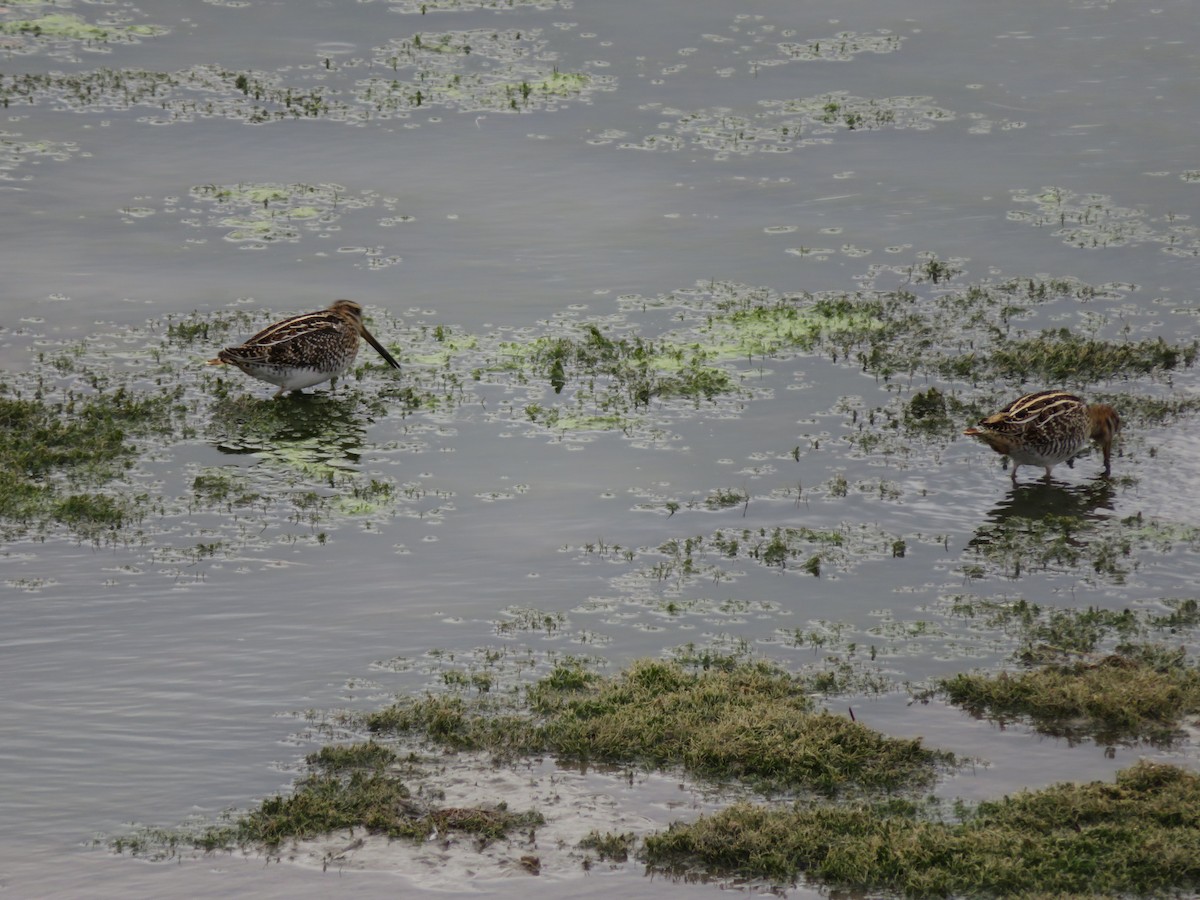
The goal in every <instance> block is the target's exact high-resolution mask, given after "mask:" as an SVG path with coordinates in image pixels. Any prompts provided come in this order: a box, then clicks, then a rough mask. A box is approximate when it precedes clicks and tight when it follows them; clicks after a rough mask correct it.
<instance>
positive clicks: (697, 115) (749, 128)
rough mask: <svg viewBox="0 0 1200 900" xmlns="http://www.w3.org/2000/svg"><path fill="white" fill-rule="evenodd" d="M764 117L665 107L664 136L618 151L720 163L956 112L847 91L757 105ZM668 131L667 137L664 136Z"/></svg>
mask: <svg viewBox="0 0 1200 900" xmlns="http://www.w3.org/2000/svg"><path fill="white" fill-rule="evenodd" d="M758 105H759V107H760V110H761V111H760V112H757V113H755V114H753V115H738V114H735V113H734V112H733V111H731V110H728V109H703V110H696V111H694V112H685V111H682V110H676V109H671V108H666V107H664V108H662V109H661V114H662V115H663V116H664V117H667V118H668V121H666V122H664V123H662V127H661V128H660V131H659V132H657V133H655V134H653V135H649V136H647V137H646V138H645V139H643V141H642V142H641V143H632V142H625V143H621V144H620V145H619V146H620V147H622V148H626V149H635V150H682V149H684V148H685V147H687V146H692V145H694V146H698V147H702V148H704V149H705V150H711V151H712V152H713V153H714V154H716V157H717V158H718V159H721V158H725V157H727V156H729V155H732V154H738V155H745V154H750V153H787V152H790V151H791V150H793V149H795V148H797V147H805V146H813V145H816V144H828V143H830V142H831V141H832V137H831V136H832V135H835V134H838V133H841V132H846V131H872V130H879V129H917V130H925V129H929V128H932V127H934V125H936V124H937V123H940V122H948V121H952V120H953V119H954V118H955V116H954V114H953V113H952V112H950V111H949V110H947V109H942V108H941V107H938V106H934V105H933V103H932V99H931V98H929V97H883V98H867V97H856V96H853V95H851V94H848V93H846V92H844V91H843V92H835V93H830V94H820V95H817V96H813V97H802V98H797V99H794V100H762V101H759V104H758ZM664 132H665V133H664Z"/></svg>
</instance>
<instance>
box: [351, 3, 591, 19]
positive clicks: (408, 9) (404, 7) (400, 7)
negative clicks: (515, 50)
mask: <svg viewBox="0 0 1200 900" xmlns="http://www.w3.org/2000/svg"><path fill="white" fill-rule="evenodd" d="M361 2H364V3H373V2H375V0H361ZM382 2H386V3H387V5H388V9H390V10H391V11H392V12H397V13H403V14H406V15H414V14H415V15H422V16H423V15H426V14H427V13H433V12H470V11H471V10H474V9H496V10H510V9H540V10H554V9H572V8H574V6H575V4H574V0H382Z"/></svg>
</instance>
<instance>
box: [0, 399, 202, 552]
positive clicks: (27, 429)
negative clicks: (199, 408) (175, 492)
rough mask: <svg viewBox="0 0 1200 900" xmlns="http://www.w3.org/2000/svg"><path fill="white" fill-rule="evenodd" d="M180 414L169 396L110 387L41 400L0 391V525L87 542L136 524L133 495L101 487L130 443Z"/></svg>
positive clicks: (127, 456) (118, 468) (130, 453)
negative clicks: (55, 530) (61, 532)
mask: <svg viewBox="0 0 1200 900" xmlns="http://www.w3.org/2000/svg"><path fill="white" fill-rule="evenodd" d="M180 413H181V408H180V407H179V404H178V398H177V396H176V395H175V394H170V393H168V394H138V393H134V392H132V391H128V390H126V389H124V388H117V389H114V390H101V391H98V392H96V393H94V394H87V395H81V394H76V393H74V392H69V393H68V394H67V395H66V396H65V397H64V398H62V399H59V400H47V399H44V398H43V397H42V396H41V395H40V394H35V396H33V397H23V396H19V395H17V396H13V395H8V394H7V389H6V388H3V387H0V520H2V521H4V522H6V523H8V524H9V525H10V526H11V527H12V528H13V529H14V530H16V531H23V530H27V529H33V530H42V529H45V528H48V527H54V526H56V525H57V526H65V527H66V528H68V529H69V530H71V531H72V532H74V533H75V534H77V535H79V536H80V537H84V538H88V539H99V537H100V536H101V535H103V534H105V533H110V532H115V531H117V530H118V529H120V528H121V527H123V526H124V525H126V524H128V523H130V522H134V521H137V520H138V519H140V518H141V516H142V515H143V514H144V513H143V512H142V511H141V510H140V509H139V503H138V498H137V497H133V496H128V495H126V494H121V493H117V492H113V491H111V490H109V489H108V488H106V487H105V485H106V484H107V483H108V482H110V481H111V480H112V479H113V478H115V477H117V476H118V475H119V474H120V473H121V472H123V471H124V470H125V468H126V467H127V466H129V465H131V463H132V459H133V457H134V455H135V452H136V449H137V446H136V445H137V438H139V437H141V436H145V435H147V434H149V433H155V432H159V431H162V430H164V429H170V428H171V427H173V422H174V420H175V419H176V418H177V417H179V415H180Z"/></svg>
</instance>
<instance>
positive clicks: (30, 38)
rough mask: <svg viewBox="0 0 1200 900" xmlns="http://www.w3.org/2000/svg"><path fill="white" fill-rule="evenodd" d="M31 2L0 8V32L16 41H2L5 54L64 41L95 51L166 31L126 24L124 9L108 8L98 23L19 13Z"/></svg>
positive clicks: (68, 16) (61, 15) (27, 51)
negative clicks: (16, 40)
mask: <svg viewBox="0 0 1200 900" xmlns="http://www.w3.org/2000/svg"><path fill="white" fill-rule="evenodd" d="M33 5H34V4H21V3H17V4H14V5H12V6H5V7H0V35H8V36H9V37H10V38H15V39H19V41H18V42H16V43H14V42H13V41H12V40H10V41H6V42H5V44H4V51H5V53H8V54H22V55H27V54H31V53H36V52H37V51H38V50H40V49H42V48H44V47H46V46H48V45H52V44H61V43H62V42H64V41H71V42H75V43H78V44H81V45H83V48H84V49H88V50H95V49H100V48H102V47H103V45H106V44H122V43H123V44H134V43H137V42H138V41H140V40H141V39H142V38H146V37H153V36H155V35H160V34H164V33H165V32H166V29H165V28H161V27H159V26H158V25H145V24H130V22H129V15H128V14H127V13H126V12H124V11H121V12H114V11H111V10H110V11H109V12H108V13H107V14H106V16H105V19H104V21H103V23H102V24H96V23H93V22H89V21H87V20H86V19H84V18H83V17H82V16H77V15H75V14H74V13H68V12H49V13H46V14H45V15H40V16H35V17H32V18H30V17H26V16H24V15H22V14H27V13H28V12H30V11H31V6H33ZM39 5H40V4H39Z"/></svg>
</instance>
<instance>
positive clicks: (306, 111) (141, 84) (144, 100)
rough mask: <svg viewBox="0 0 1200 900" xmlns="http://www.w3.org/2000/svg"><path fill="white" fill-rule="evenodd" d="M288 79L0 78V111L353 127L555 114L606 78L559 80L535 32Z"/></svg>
mask: <svg viewBox="0 0 1200 900" xmlns="http://www.w3.org/2000/svg"><path fill="white" fill-rule="evenodd" d="M357 65H372V66H379V65H384V66H387V67H388V68H390V69H391V70H392V71H393V72H395V73H397V75H398V73H399V72H401V71H402V70H404V71H407V72H409V73H410V75H411V77H410V79H409V80H408V81H401V80H400V79H399V78H398V77H394V78H390V79H389V78H380V77H375V76H372V77H371V78H368V79H359V80H354V74H355V67H356V66H357ZM288 75H289V76H290V77H291V78H297V77H299V78H301V79H304V80H313V79H316V78H319V79H320V80H315V81H313V83H311V84H308V83H303V81H302V82H301V83H296V82H294V81H289V80H287V79H285V78H284V76H282V75H278V74H273V73H269V72H261V71H254V70H241V71H236V70H231V69H226V68H224V67H221V66H216V65H197V66H192V67H190V68H187V69H182V70H178V71H174V72H154V71H148V70H144V69H106V68H101V69H95V70H92V71H87V72H74V73H69V74H68V73H62V72H49V73H21V74H2V75H0V104H2V105H3V106H10V105H12V104H15V103H39V104H40V103H48V104H51V105H52V106H53V107H54V108H58V109H65V110H71V111H73V112H100V111H107V110H127V109H132V108H135V107H146V108H148V109H149V110H152V112H150V113H148V114H147V115H146V116H144V117H143V118H142V119H141V121H144V122H147V123H149V124H156V125H164V124H171V123H177V122H192V121H195V120H196V119H201V118H226V119H235V120H239V121H244V122H249V123H252V124H264V123H267V122H273V121H281V120H289V119H314V118H323V119H332V120H334V121H341V122H351V123H359V122H363V121H367V120H371V119H376V118H391V117H394V116H397V115H405V114H406V113H407V112H408V111H410V110H413V109H417V108H428V109H454V110H462V111H483V110H487V111H492V112H523V111H532V110H540V109H556V108H558V107H559V106H560V105H562V104H563V103H565V102H568V101H571V100H576V99H579V98H582V97H586V96H589V95H590V94H592V93H594V92H596V91H600V90H612V89H613V87H614V84H613V81H612V79H611V78H610V77H608V76H603V75H589V74H585V73H579V72H561V71H559V70H558V68H557V67H556V66H555V65H554V62H553V54H552V53H550V52H549V51H548V50H547V48H546V44H545V42H544V41H541V40H540V39H539V37H538V32H537V31H536V30H532V31H524V32H522V31H515V30H509V31H493V30H487V29H479V30H474V31H460V32H445V33H441V34H436V35H425V36H422V35H420V34H418V35H415V36H413V37H412V38H406V39H404V40H401V41H396V42H393V43H392V44H389V45H387V46H384V47H380V48H376V50H375V51H374V57H373V58H372V59H371V60H369V61H368V60H363V61H359V62H347V63H345V64H344V65H342V66H340V67H337V68H335V67H333V66H332V64H330V65H328V66H326V67H323V68H322V69H321V70H320V72H319V73H314V74H309V75H299V76H297V75H296V74H295V73H293V72H290V71H289V73H288Z"/></svg>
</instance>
